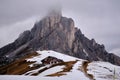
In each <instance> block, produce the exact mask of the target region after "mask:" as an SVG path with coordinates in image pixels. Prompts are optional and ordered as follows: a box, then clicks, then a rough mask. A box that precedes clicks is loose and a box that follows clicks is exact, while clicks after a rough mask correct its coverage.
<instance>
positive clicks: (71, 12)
mask: <svg viewBox="0 0 120 80" xmlns="http://www.w3.org/2000/svg"><path fill="white" fill-rule="evenodd" d="M119 3H120V0H50V1H49V0H0V32H1V34H0V47H2V46H4V45H5V44H7V43H9V42H12V41H14V40H15V38H17V37H18V35H19V33H21V32H23V31H24V30H27V29H30V28H32V26H33V24H34V22H35V18H34V19H33V18H31V17H32V16H44V15H45V14H46V12H47V10H48V9H49V8H50V6H53V5H54V6H56V5H61V6H62V12H63V15H64V16H67V17H72V18H73V19H74V21H75V26H76V27H78V28H80V29H81V31H82V32H83V33H84V34H85V35H86V36H87V37H88V38H90V39H91V38H95V40H96V41H97V42H99V43H100V44H105V46H106V49H107V50H108V51H111V50H113V49H116V48H117V49H118V48H120V43H119V41H120V38H119V35H120V31H119V30H120V27H119V25H120V22H119V21H120V15H119V14H120V5H119ZM26 19H27V20H26ZM39 19H41V18H39ZM27 21H28V22H27ZM18 22H19V23H20V24H17V23H18ZM11 24H12V25H11ZM16 24H17V25H16ZM23 24H24V25H23ZM25 26H26V27H25Z"/></svg>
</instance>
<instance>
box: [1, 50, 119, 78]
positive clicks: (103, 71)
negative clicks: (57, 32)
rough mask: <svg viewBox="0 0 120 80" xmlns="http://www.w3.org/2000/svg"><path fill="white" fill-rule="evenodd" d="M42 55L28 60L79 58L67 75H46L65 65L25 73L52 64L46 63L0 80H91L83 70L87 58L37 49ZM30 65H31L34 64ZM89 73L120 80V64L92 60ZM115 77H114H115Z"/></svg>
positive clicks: (37, 61)
mask: <svg viewBox="0 0 120 80" xmlns="http://www.w3.org/2000/svg"><path fill="white" fill-rule="evenodd" d="M37 52H38V53H39V54H40V55H39V56H35V57H33V58H30V59H26V60H27V61H36V63H33V64H41V63H42V62H41V60H42V59H44V58H46V57H48V56H53V57H56V58H58V59H62V60H63V61H64V62H69V61H76V60H78V61H77V62H76V63H75V64H73V67H72V69H71V70H70V71H69V72H64V73H65V75H62V76H59V77H58V76H46V75H49V74H53V73H56V72H60V71H61V70H63V68H65V65H57V66H54V67H52V68H49V69H47V70H45V71H44V72H42V73H40V74H38V75H37V76H30V74H29V75H27V76H25V74H27V73H36V72H38V71H39V70H41V69H43V68H45V67H49V66H50V65H46V66H43V67H40V68H38V69H35V70H31V71H29V72H27V73H25V74H23V75H20V76H19V75H0V80H90V79H89V78H88V77H87V76H86V75H85V73H84V71H82V69H80V68H82V65H83V64H82V63H83V62H84V61H85V60H82V59H78V58H75V57H72V56H68V55H65V54H62V53H58V52H55V51H51V50H49V51H37ZM33 64H32V65H30V66H31V67H32V66H33ZM87 69H88V71H87V74H91V75H93V77H94V79H95V80H120V66H115V65H113V64H110V63H108V62H101V61H96V62H91V63H89V64H88V66H87ZM113 78H114V79H113Z"/></svg>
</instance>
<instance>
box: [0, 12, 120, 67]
mask: <svg viewBox="0 0 120 80" xmlns="http://www.w3.org/2000/svg"><path fill="white" fill-rule="evenodd" d="M36 50H54V51H57V52H61V53H64V54H68V55H71V56H75V57H78V58H81V59H86V60H89V61H99V60H101V61H108V62H110V63H112V64H115V65H120V62H119V61H120V57H118V56H116V55H114V54H113V53H108V52H107V51H106V50H105V47H104V45H100V44H98V43H96V41H95V40H94V39H91V40H89V39H88V38H87V37H86V36H85V35H84V34H82V32H81V30H80V29H78V28H76V27H75V26H74V21H73V19H72V18H67V17H63V16H62V14H61V13H60V11H53V12H50V14H48V15H47V16H46V17H44V18H43V19H42V20H40V21H39V22H37V23H35V25H34V26H33V28H32V29H31V30H27V31H24V32H23V33H22V34H21V35H20V36H19V37H18V38H17V39H16V40H15V41H14V42H13V43H10V44H8V45H6V46H4V47H3V48H0V56H1V58H0V60H1V61H2V62H5V63H9V62H6V61H5V60H4V58H5V59H8V61H10V62H11V61H13V60H15V59H18V58H20V57H23V56H24V55H27V54H28V53H29V52H31V51H36ZM11 59H12V60H11ZM2 62H0V63H2ZM1 65H2V64H1Z"/></svg>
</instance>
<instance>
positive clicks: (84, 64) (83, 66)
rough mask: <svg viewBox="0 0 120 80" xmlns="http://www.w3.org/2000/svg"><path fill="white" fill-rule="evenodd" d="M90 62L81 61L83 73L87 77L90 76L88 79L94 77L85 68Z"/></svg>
mask: <svg viewBox="0 0 120 80" xmlns="http://www.w3.org/2000/svg"><path fill="white" fill-rule="evenodd" d="M89 63H90V62H89V61H84V62H83V63H82V71H83V72H84V74H85V75H86V76H87V77H88V78H90V79H92V80H93V79H94V76H93V75H92V74H88V73H87V71H88V69H87V67H88V64H89Z"/></svg>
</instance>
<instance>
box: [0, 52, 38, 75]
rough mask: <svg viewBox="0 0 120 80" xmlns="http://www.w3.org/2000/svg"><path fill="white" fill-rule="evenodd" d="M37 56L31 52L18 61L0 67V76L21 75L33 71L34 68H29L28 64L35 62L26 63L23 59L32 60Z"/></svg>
mask: <svg viewBox="0 0 120 80" xmlns="http://www.w3.org/2000/svg"><path fill="white" fill-rule="evenodd" d="M37 55H39V54H38V53H36V52H32V53H30V54H28V55H26V56H24V57H23V58H20V59H19V60H16V61H14V62H12V63H10V64H8V65H5V66H2V67H0V74H7V75H21V74H24V73H25V72H27V71H30V70H32V69H35V67H29V65H30V64H32V63H35V61H32V62H27V61H26V60H25V59H28V58H32V57H34V56H37Z"/></svg>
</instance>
